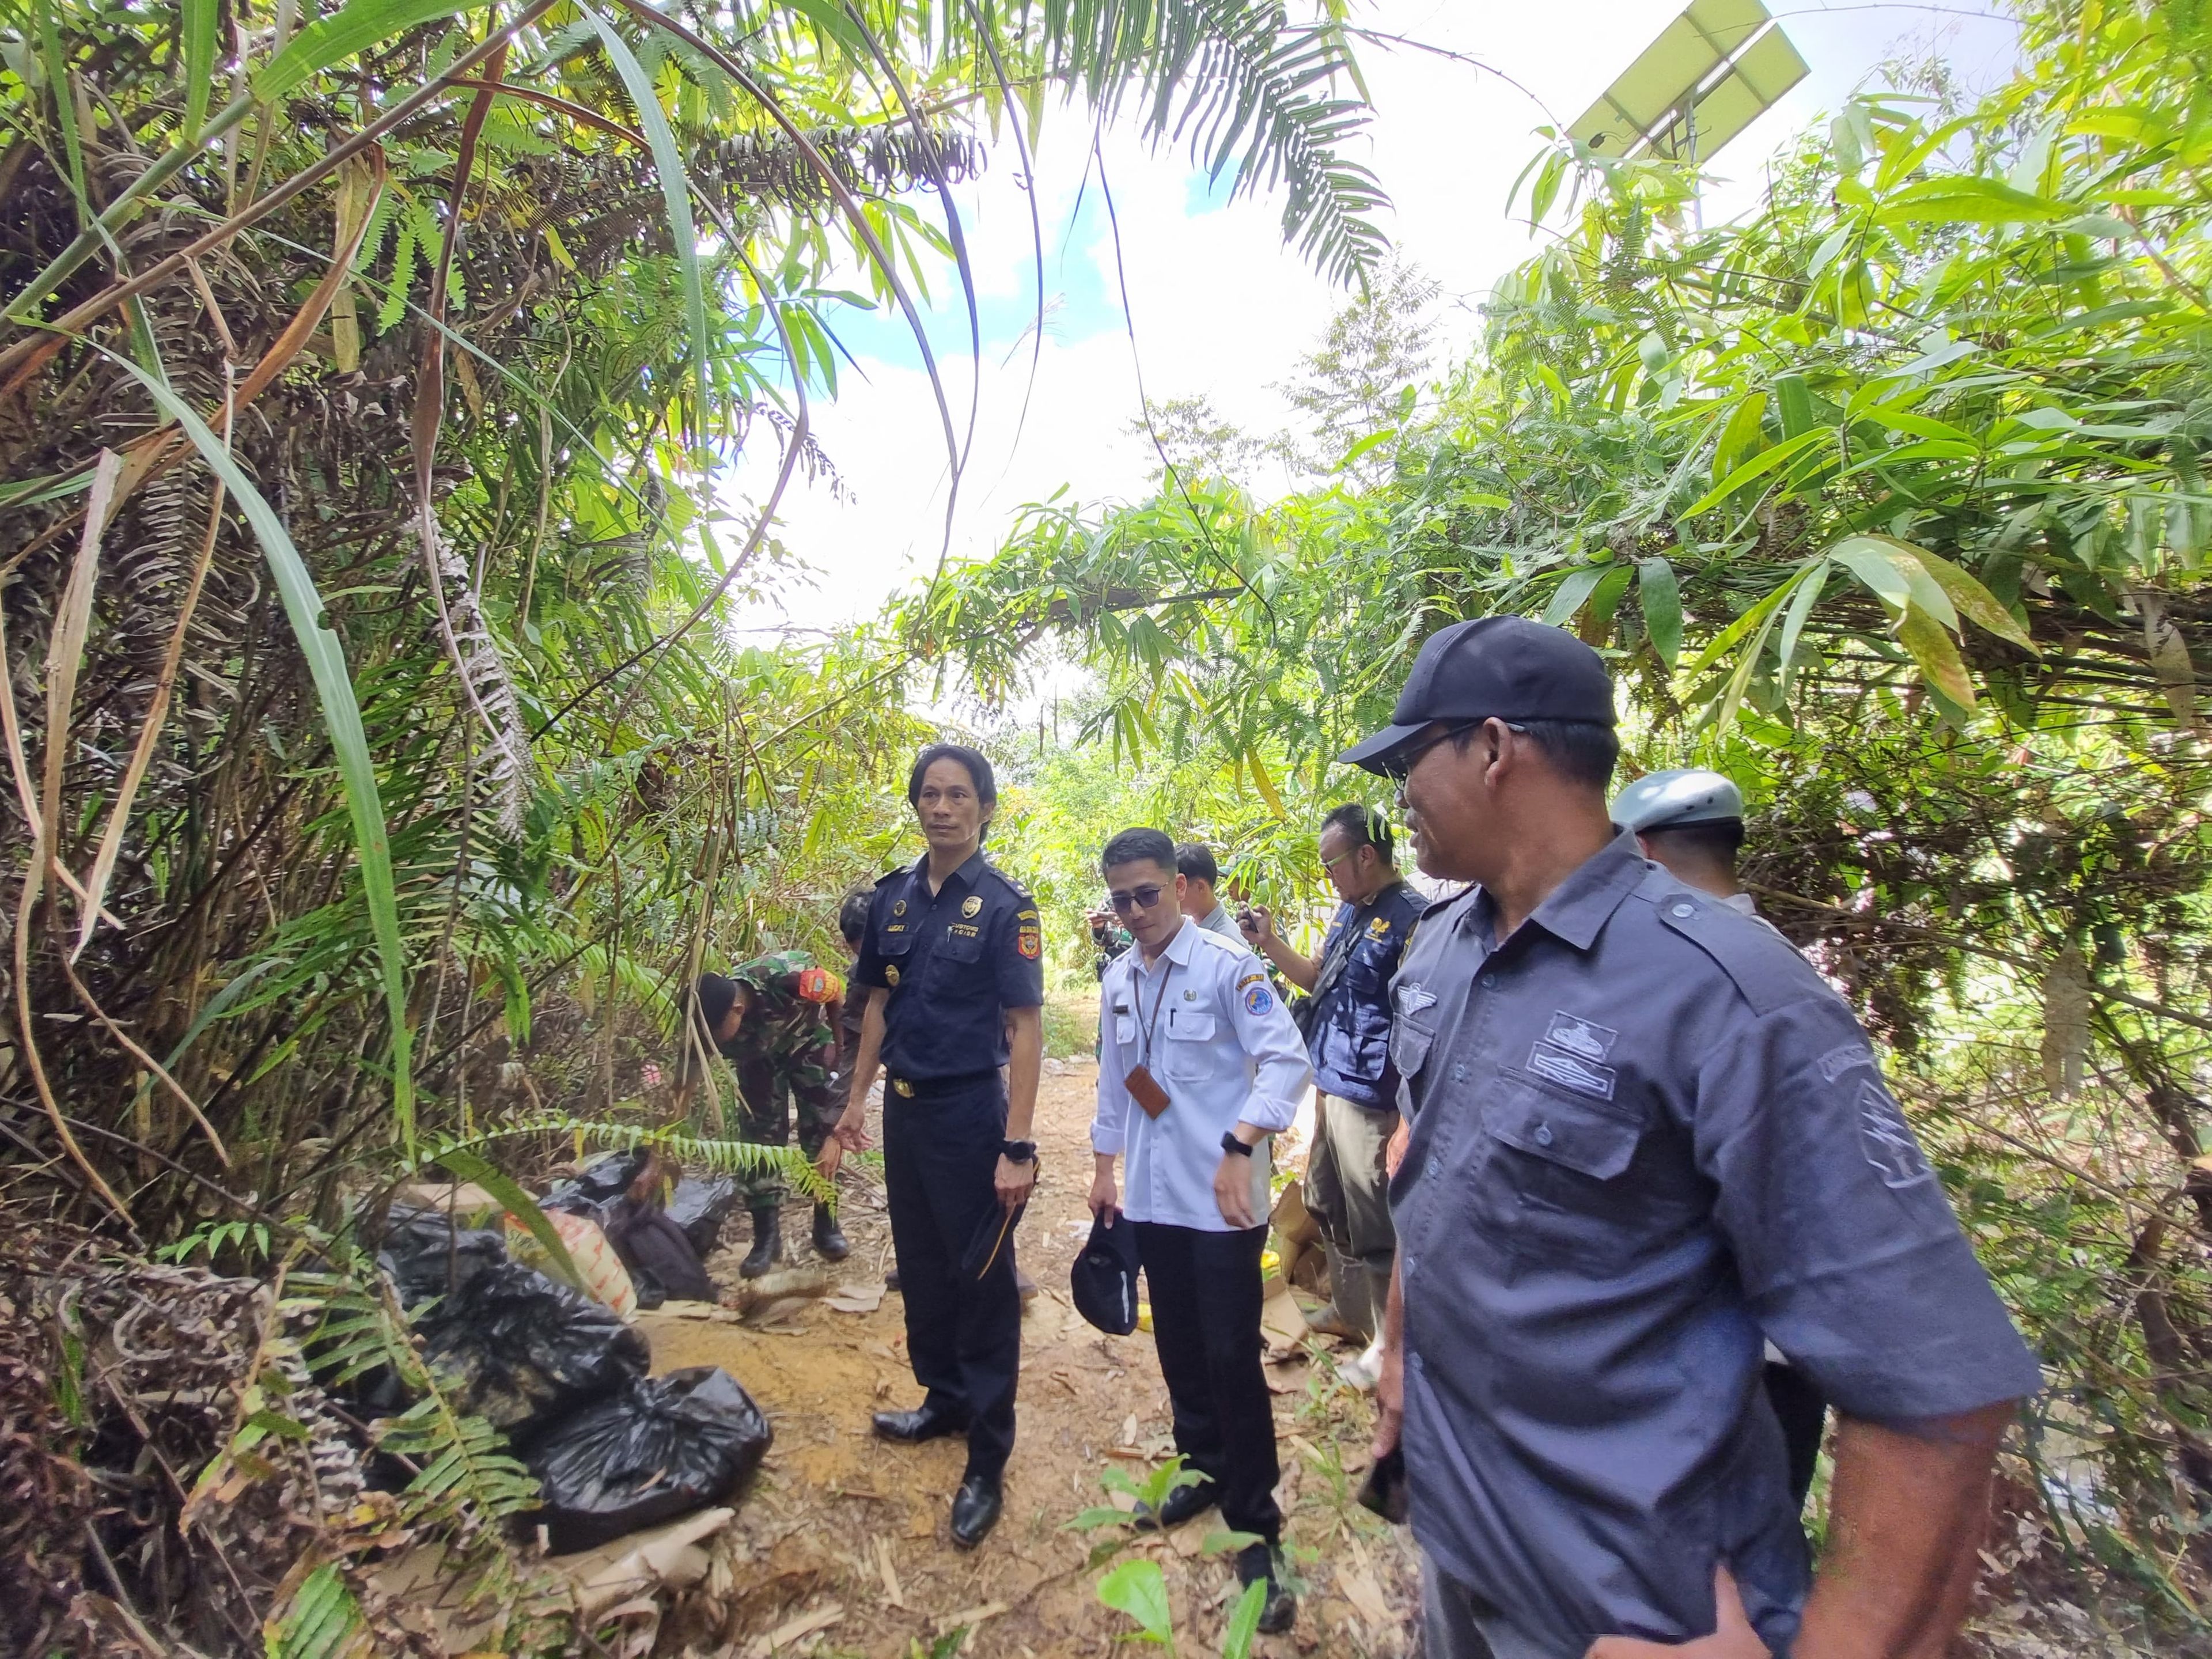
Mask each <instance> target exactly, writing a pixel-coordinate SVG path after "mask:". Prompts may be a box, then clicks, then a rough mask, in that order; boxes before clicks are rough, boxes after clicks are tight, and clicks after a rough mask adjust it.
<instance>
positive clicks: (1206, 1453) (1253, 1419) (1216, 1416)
mask: <svg viewBox="0 0 2212 1659" xmlns="http://www.w3.org/2000/svg"><path fill="white" fill-rule="evenodd" d="M1136 1226H1137V1255H1138V1258H1139V1260H1140V1261H1142V1262H1143V1263H1144V1265H1145V1285H1146V1289H1147V1290H1149V1291H1150V1292H1151V1294H1152V1339H1153V1340H1154V1341H1155V1342H1156V1343H1158V1346H1159V1351H1160V1374H1161V1375H1162V1376H1164V1377H1165V1378H1166V1379H1167V1384H1168V1399H1169V1401H1170V1402H1171V1403H1172V1405H1173V1407H1174V1408H1175V1438H1176V1450H1177V1451H1179V1452H1181V1453H1182V1455H1183V1457H1184V1460H1185V1462H1186V1463H1187V1464H1188V1467H1189V1468H1194V1469H1196V1470H1197V1471H1198V1472H1199V1473H1200V1474H1204V1475H1206V1476H1207V1477H1208V1478H1209V1479H1211V1480H1212V1481H1213V1483H1214V1484H1213V1494H1212V1495H1213V1496H1215V1497H1218V1498H1220V1500H1221V1518H1222V1520H1223V1521H1224V1522H1225V1523H1227V1525H1228V1526H1229V1527H1231V1528H1232V1529H1234V1530H1236V1531H1237V1532H1249V1533H1256V1534H1259V1535H1260V1536H1261V1537H1262V1538H1265V1539H1267V1540H1268V1541H1270V1542H1273V1541H1274V1540H1275V1539H1276V1538H1277V1537H1279V1535H1280V1534H1281V1532H1282V1528H1283V1512H1282V1510H1280V1509H1279V1508H1278V1507H1277V1506H1276V1504H1275V1481H1276V1480H1277V1478H1278V1476H1279V1474H1280V1473H1281V1471H1280V1469H1279V1466H1278V1465H1277V1463H1276V1462H1275V1408H1274V1404H1273V1401H1272V1400H1271V1399H1270V1398H1269V1397H1268V1394H1267V1373H1266V1372H1265V1371H1263V1370H1261V1338H1260V1304H1261V1299H1262V1293H1261V1280H1260V1252H1261V1249H1262V1248H1263V1247H1264V1246H1265V1245H1266V1243H1267V1228H1266V1227H1265V1226H1264V1225H1263V1226H1258V1227H1248V1228H1246V1229H1245V1230H1244V1231H1242V1232H1234V1233H1214V1232H1203V1231H1200V1230H1199V1229H1197V1228H1195V1227H1171V1226H1168V1225H1164V1224H1163V1223H1160V1222H1154V1221H1139V1222H1138V1223H1137V1224H1136Z"/></svg>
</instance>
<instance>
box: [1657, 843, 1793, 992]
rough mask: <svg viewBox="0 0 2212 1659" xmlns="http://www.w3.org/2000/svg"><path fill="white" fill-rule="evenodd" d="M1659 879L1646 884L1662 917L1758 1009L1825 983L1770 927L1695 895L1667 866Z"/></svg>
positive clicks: (1661, 919) (1671, 929)
mask: <svg viewBox="0 0 2212 1659" xmlns="http://www.w3.org/2000/svg"><path fill="white" fill-rule="evenodd" d="M1660 881H1661V882H1662V883H1663V885H1662V886H1661V887H1660V889H1659V890H1657V891H1652V890H1650V889H1649V888H1647V889H1646V892H1647V893H1649V894H1650V899H1651V902H1652V905H1653V907H1654V908H1656V910H1657V911H1658V913H1659V920H1660V921H1661V922H1662V924H1663V925H1664V926H1665V927H1667V928H1668V930H1669V931H1670V932H1673V933H1679V934H1680V935H1681V936H1682V937H1683V938H1684V939H1687V940H1689V941H1690V943H1691V944H1692V945H1696V946H1697V947H1698V948H1699V950H1700V951H1704V952H1705V954H1706V955H1707V956H1709V957H1711V958H1712V959H1713V961H1714V962H1715V963H1717V964H1718V965H1719V968H1720V970H1721V971H1722V972H1723V973H1724V974H1726V975H1728V976H1729V980H1730V981H1732V982H1733V983H1734V984H1735V988H1736V989H1737V990H1738V991H1739V992H1740V993H1741V994H1742V996H1743V1000H1745V1001H1746V1002H1747V1003H1749V1004H1750V1005H1751V1011H1752V1012H1753V1013H1754V1014H1767V1013H1771V1012H1773V1011H1774V1010H1775V1009H1777V1008H1782V1007H1786V1006H1788V1005H1790V1003H1793V1002H1801V1001H1802V1000H1804V999H1805V998H1806V997H1807V996H1808V995H1809V994H1813V993H1814V991H1815V990H1816V989H1820V988H1825V987H1824V986H1823V983H1822V981H1821V980H1820V976H1819V975H1816V974H1814V971H1813V969H1812V966H1811V964H1809V963H1807V961H1806V960H1805V958H1804V957H1801V956H1799V955H1798V954H1797V952H1796V950H1795V949H1794V948H1792V946H1791V945H1790V942H1789V941H1788V940H1787V939H1784V938H1783V937H1782V935H1781V934H1779V933H1776V932H1775V931H1774V930H1773V929H1772V928H1771V927H1762V926H1760V925H1759V921H1757V919H1756V918H1754V917H1751V916H1745V915H1737V914H1736V913H1735V911H1733V910H1731V909H1729V908H1728V907H1727V906H1726V905H1724V904H1716V903H1713V902H1709V901H1706V900H1703V899H1700V898H1698V897H1696V896H1693V895H1692V894H1691V893H1690V892H1688V891H1687V890H1685V889H1683V888H1682V887H1680V885H1679V884H1675V883H1674V880H1673V879H1672V878H1670V877H1668V876H1666V875H1665V873H1664V872H1660Z"/></svg>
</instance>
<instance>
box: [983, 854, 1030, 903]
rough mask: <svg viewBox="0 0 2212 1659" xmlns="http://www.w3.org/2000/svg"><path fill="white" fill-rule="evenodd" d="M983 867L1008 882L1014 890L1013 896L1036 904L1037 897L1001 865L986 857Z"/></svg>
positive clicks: (1009, 886) (1024, 901)
mask: <svg viewBox="0 0 2212 1659" xmlns="http://www.w3.org/2000/svg"><path fill="white" fill-rule="evenodd" d="M983 867H984V868H985V869H986V870H988V871H989V872H991V873H992V874H993V875H994V876H996V877H997V878H999V879H1000V881H1003V882H1004V883H1006V886H1007V887H1008V889H1010V890H1012V893H1013V896H1015V897H1016V898H1018V899H1019V900H1021V902H1023V903H1024V904H1034V903H1036V897H1035V896H1033V895H1032V894H1031V893H1030V890H1029V889H1028V888H1026V887H1024V886H1023V885H1022V884H1021V883H1019V882H1018V881H1016V880H1015V879H1014V878H1012V876H1010V875H1008V874H1007V873H1006V872H1005V871H1004V870H1001V869H1000V868H999V866H997V865H995V864H994V863H992V862H991V860H988V859H985V860H983Z"/></svg>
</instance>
